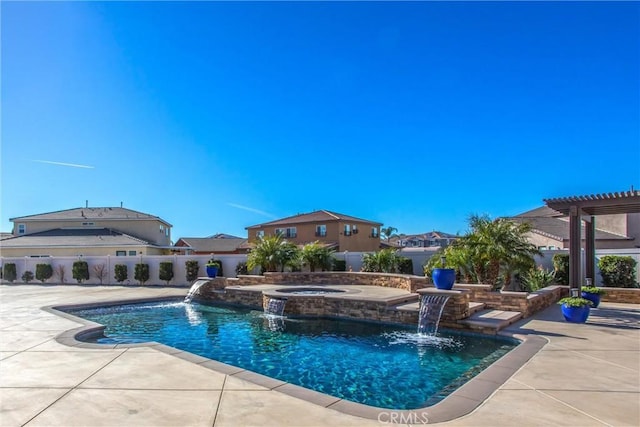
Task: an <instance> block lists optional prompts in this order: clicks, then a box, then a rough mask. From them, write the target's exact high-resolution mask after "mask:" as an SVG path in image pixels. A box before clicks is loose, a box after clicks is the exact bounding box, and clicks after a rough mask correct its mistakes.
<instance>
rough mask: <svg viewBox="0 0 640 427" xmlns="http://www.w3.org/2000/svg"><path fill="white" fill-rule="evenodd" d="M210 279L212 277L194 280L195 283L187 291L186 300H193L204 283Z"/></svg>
mask: <svg viewBox="0 0 640 427" xmlns="http://www.w3.org/2000/svg"><path fill="white" fill-rule="evenodd" d="M209 280H210V279H198V280H196V281H195V282H193V285H191V288H189V292H187V296H186V297H184V302H191V301H193V297H195V296H196V293H197V292H198V291H199V290H200V288H201V287H202V285H204V284H205V283H207V282H209Z"/></svg>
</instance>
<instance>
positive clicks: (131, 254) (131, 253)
mask: <svg viewBox="0 0 640 427" xmlns="http://www.w3.org/2000/svg"><path fill="white" fill-rule="evenodd" d="M136 255H138V253H137V252H136V251H129V256H136Z"/></svg>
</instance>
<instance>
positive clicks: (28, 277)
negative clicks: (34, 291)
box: [22, 270, 33, 283]
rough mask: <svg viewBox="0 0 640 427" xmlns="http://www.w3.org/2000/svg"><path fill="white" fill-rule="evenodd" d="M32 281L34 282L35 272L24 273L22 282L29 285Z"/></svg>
mask: <svg viewBox="0 0 640 427" xmlns="http://www.w3.org/2000/svg"><path fill="white" fill-rule="evenodd" d="M32 280H33V272H32V271H29V270H27V271H25V272H24V273H22V281H23V282H24V283H29V282H30V281H32Z"/></svg>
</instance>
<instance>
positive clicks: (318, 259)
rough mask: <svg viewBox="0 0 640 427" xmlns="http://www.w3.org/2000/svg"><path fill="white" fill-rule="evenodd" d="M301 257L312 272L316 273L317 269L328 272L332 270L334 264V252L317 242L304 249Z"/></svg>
mask: <svg viewBox="0 0 640 427" xmlns="http://www.w3.org/2000/svg"><path fill="white" fill-rule="evenodd" d="M301 257H302V262H303V263H305V264H307V265H308V266H309V270H310V271H311V272H314V271H316V268H321V269H322V271H326V270H329V269H330V268H331V264H332V263H333V250H331V249H329V248H327V247H326V246H322V245H321V244H320V243H319V242H318V241H315V242H313V243H307V244H306V245H304V246H303V247H302V252H301Z"/></svg>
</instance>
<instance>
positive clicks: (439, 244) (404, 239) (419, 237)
mask: <svg viewBox="0 0 640 427" xmlns="http://www.w3.org/2000/svg"><path fill="white" fill-rule="evenodd" d="M459 237H460V236H456V235H455V234H449V233H444V232H442V231H430V232H428V233H423V234H411V235H402V236H398V237H397V238H395V239H391V242H392V243H393V244H394V245H395V246H399V247H402V248H434V247H435V248H446V247H447V246H449V245H450V244H451V243H453V242H454V241H455V240H456V239H458V238H459Z"/></svg>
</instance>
